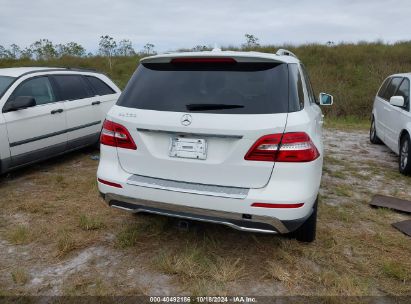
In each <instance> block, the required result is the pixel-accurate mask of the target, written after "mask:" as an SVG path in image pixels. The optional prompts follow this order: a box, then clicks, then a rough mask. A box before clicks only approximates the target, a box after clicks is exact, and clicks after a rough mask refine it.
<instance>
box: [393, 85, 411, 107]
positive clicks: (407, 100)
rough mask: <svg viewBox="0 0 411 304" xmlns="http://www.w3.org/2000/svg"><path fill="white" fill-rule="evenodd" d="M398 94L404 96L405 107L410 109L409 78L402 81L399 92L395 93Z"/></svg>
mask: <svg viewBox="0 0 411 304" xmlns="http://www.w3.org/2000/svg"><path fill="white" fill-rule="evenodd" d="M395 95H396V96H402V97H404V102H405V103H404V107H405V108H406V109H407V110H409V106H410V81H409V80H408V79H407V78H404V80H403V81H402V82H401V85H400V86H399V88H398V90H397V92H396V93H395Z"/></svg>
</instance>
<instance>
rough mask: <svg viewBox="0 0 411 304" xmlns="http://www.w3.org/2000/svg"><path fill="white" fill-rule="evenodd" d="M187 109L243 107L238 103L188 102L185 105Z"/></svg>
mask: <svg viewBox="0 0 411 304" xmlns="http://www.w3.org/2000/svg"><path fill="white" fill-rule="evenodd" d="M186 108H187V110H189V111H208V110H224V109H239V108H244V106H243V105H238V104H222V103H190V104H187V105H186Z"/></svg>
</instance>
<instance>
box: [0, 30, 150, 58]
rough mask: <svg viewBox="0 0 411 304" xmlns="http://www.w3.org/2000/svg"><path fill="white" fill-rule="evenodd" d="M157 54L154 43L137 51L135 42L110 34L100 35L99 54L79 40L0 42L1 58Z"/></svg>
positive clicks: (109, 56)
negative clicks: (89, 50) (23, 44)
mask: <svg viewBox="0 0 411 304" xmlns="http://www.w3.org/2000/svg"><path fill="white" fill-rule="evenodd" d="M153 54H156V52H155V50H154V44H152V43H147V44H146V45H144V47H143V49H142V50H140V51H136V50H135V49H134V47H133V44H132V42H131V41H130V40H128V39H122V40H120V41H118V42H117V41H116V40H115V39H114V38H113V37H110V36H109V35H104V36H101V37H100V41H99V49H98V52H97V54H93V53H91V52H87V51H86V49H85V48H84V47H83V46H82V45H81V44H79V43H77V42H69V43H66V44H54V43H53V42H52V41H50V40H48V39H40V40H37V41H35V42H33V43H32V44H30V45H29V46H26V47H20V46H19V45H17V44H15V43H13V44H11V45H10V46H9V47H7V46H3V45H1V44H0V59H34V60H50V59H54V58H61V57H64V56H72V57H91V56H96V55H99V56H106V57H108V58H109V61H111V60H110V58H111V57H113V56H134V55H153Z"/></svg>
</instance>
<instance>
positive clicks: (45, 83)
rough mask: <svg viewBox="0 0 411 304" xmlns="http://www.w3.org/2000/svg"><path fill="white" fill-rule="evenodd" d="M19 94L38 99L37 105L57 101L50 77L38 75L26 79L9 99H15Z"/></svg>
mask: <svg viewBox="0 0 411 304" xmlns="http://www.w3.org/2000/svg"><path fill="white" fill-rule="evenodd" d="M19 96H29V97H33V98H34V99H35V100H36V105H42V104H46V103H51V102H55V101H56V98H55V96H54V93H53V89H52V87H51V84H50V81H49V79H48V77H36V78H32V79H29V80H26V81H24V82H23V83H22V84H20V85H19V86H18V87H17V88H16V89H15V90H14V92H13V94H12V95H11V96H10V98H9V100H14V99H15V98H16V97H19Z"/></svg>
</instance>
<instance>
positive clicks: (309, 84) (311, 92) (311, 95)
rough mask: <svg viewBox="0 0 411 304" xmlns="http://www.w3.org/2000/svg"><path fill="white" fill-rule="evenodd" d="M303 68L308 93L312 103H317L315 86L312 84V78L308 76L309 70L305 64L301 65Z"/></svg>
mask: <svg viewBox="0 0 411 304" xmlns="http://www.w3.org/2000/svg"><path fill="white" fill-rule="evenodd" d="M301 69H302V71H303V75H304V81H305V86H306V87H307V93H308V98H309V100H310V103H315V102H316V98H315V95H314V90H313V87H312V86H311V82H310V78H309V77H308V73H307V70H306V69H305V67H304V66H303V65H301Z"/></svg>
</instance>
